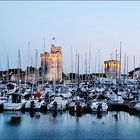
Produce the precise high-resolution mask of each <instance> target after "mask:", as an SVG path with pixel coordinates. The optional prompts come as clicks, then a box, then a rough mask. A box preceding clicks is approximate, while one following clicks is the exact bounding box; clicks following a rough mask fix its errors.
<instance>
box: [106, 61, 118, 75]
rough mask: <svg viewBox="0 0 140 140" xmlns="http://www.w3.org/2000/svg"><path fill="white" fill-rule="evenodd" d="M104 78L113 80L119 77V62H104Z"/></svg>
mask: <svg viewBox="0 0 140 140" xmlns="http://www.w3.org/2000/svg"><path fill="white" fill-rule="evenodd" d="M104 70H105V76H106V77H107V78H115V77H116V76H117V77H118V76H119V75H120V61H117V60H108V61H104Z"/></svg>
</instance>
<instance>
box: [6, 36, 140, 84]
mask: <svg viewBox="0 0 140 140" xmlns="http://www.w3.org/2000/svg"><path fill="white" fill-rule="evenodd" d="M115 55H116V58H115V59H116V61H117V60H118V57H117V56H118V52H117V50H116V54H115ZM44 56H46V55H45V38H44ZM119 56H120V58H119V61H120V67H119V71H120V72H119V75H117V74H118V73H117V69H118V68H117V67H116V81H117V79H118V77H119V80H120V79H121V71H122V67H121V66H122V60H121V59H122V42H120V55H119ZM73 58H74V56H73V47H71V74H72V75H71V82H74V81H78V80H79V75H80V70H79V66H80V63H81V67H82V81H83V80H84V78H83V74H84V73H85V81H90V80H91V47H89V54H88V55H87V52H85V61H84V57H83V56H81V62H80V60H79V58H80V53H79V52H78V51H77V50H76V57H75V72H74V70H73V68H74V65H73V63H74V60H73ZM113 58H114V57H113ZM30 59H31V66H32V57H31V58H30V42H28V69H27V71H26V76H25V77H26V78H25V81H26V80H27V79H28V78H29V75H30V68H29V67H30ZM111 59H112V54H111ZM43 62H44V64H43V70H42V71H43V72H42V83H44V78H45V74H46V73H45V72H46V59H45V61H43ZM17 63H18V65H17V70H18V73H17V74H18V77H17V79H18V81H19V80H20V69H21V55H20V50H18V62H17ZM55 63H56V62H54V65H55ZM97 63H98V74H99V75H98V77H99V78H101V77H103V65H101V63H100V50H98V56H95V66H94V73H95V74H96V73H97ZM128 64H129V63H128V56H126V54H125V56H124V71H123V76H124V77H123V80H124V81H125V76H126V75H127V77H128ZM139 65H140V64H139ZM37 68H38V50H37V49H35V71H34V80H35V79H37V78H38V72H37ZM8 70H9V57H8V55H7V81H8V80H9V71H8ZM126 71H127V72H126ZM74 73H75V74H77V75H78V76H75V77H74V75H73V74H74ZM134 73H135V56H134ZM55 77H56V72H55V69H54V79H55ZM133 79H135V75H133Z"/></svg>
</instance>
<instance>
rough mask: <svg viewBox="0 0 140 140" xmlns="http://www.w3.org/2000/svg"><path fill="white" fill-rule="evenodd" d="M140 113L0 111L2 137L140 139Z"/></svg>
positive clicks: (0, 132)
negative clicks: (98, 113)
mask: <svg viewBox="0 0 140 140" xmlns="http://www.w3.org/2000/svg"><path fill="white" fill-rule="evenodd" d="M139 138H140V114H135V115H134V114H133V115H131V114H129V113H127V112H123V111H118V112H117V111H109V112H108V113H106V114H102V115H101V114H100V115H97V114H93V113H90V114H88V113H87V114H75V113H73V114H70V113H69V112H47V113H40V112H35V113H30V112H3V113H0V139H139Z"/></svg>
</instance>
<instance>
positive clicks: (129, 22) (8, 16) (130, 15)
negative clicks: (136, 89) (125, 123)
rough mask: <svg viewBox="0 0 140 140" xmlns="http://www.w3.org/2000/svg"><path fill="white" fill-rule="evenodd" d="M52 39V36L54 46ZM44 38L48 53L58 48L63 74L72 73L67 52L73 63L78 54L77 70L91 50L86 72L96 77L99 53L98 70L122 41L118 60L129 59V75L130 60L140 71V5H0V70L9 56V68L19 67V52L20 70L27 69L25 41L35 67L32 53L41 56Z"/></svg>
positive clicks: (68, 3)
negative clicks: (60, 51) (139, 67)
mask: <svg viewBox="0 0 140 140" xmlns="http://www.w3.org/2000/svg"><path fill="white" fill-rule="evenodd" d="M52 37H55V41H53V42H52ZM44 38H45V40H46V51H49V50H50V45H51V43H55V45H58V46H61V47H62V50H63V69H64V72H70V71H71V47H72V48H73V57H74V58H73V61H75V57H76V53H75V52H76V50H77V51H78V52H79V54H80V70H81V69H82V64H81V63H82V59H83V60H85V53H86V52H87V55H88V53H89V47H91V51H90V53H91V70H90V71H91V72H94V71H95V68H94V67H95V56H97V57H98V50H100V64H101V65H102V64H103V61H104V60H108V59H110V56H111V53H112V54H113V52H115V50H116V49H117V50H118V51H119V48H120V41H122V61H123V59H124V55H125V54H126V55H128V57H129V70H131V69H132V68H133V67H134V64H133V61H134V60H133V57H134V56H135V57H136V67H137V66H139V58H140V2H139V1H137V2H132V1H124V2H122V1H116V2H114V1H112V2H107V1H104V2H103V1H99V2H95V1H88V2H86V1H77V2H75V1H69V2H68V1H57V2H56V1H52V2H51V1H41V2H35V1H30V2H27V1H20V2H18V1H15V2H13V1H11V2H10V1H6V2H4V1H1V2H0V70H6V69H7V55H8V56H9V64H10V68H14V67H16V68H17V65H18V64H17V63H18V60H17V59H18V49H20V52H21V66H22V68H23V69H25V67H26V66H27V65H28V54H29V53H28V50H29V48H28V41H30V44H31V45H30V55H31V57H32V58H33V66H34V65H35V49H38V51H39V54H40V53H42V52H43V42H44V41H43V40H44ZM112 56H113V55H112ZM38 62H40V57H39V56H38ZM30 63H31V62H30ZM73 65H75V62H74V64H73ZM97 65H98V64H97ZM38 66H40V63H39V65H38ZM122 67H123V63H122ZM74 69H75V68H74ZM97 69H98V68H97ZM81 71H82V70H81ZM122 71H123V69H122Z"/></svg>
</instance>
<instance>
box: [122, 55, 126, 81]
mask: <svg viewBox="0 0 140 140" xmlns="http://www.w3.org/2000/svg"><path fill="white" fill-rule="evenodd" d="M125 68H126V55H125V57H124V72H123V83H125V75H126V73H125Z"/></svg>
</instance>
